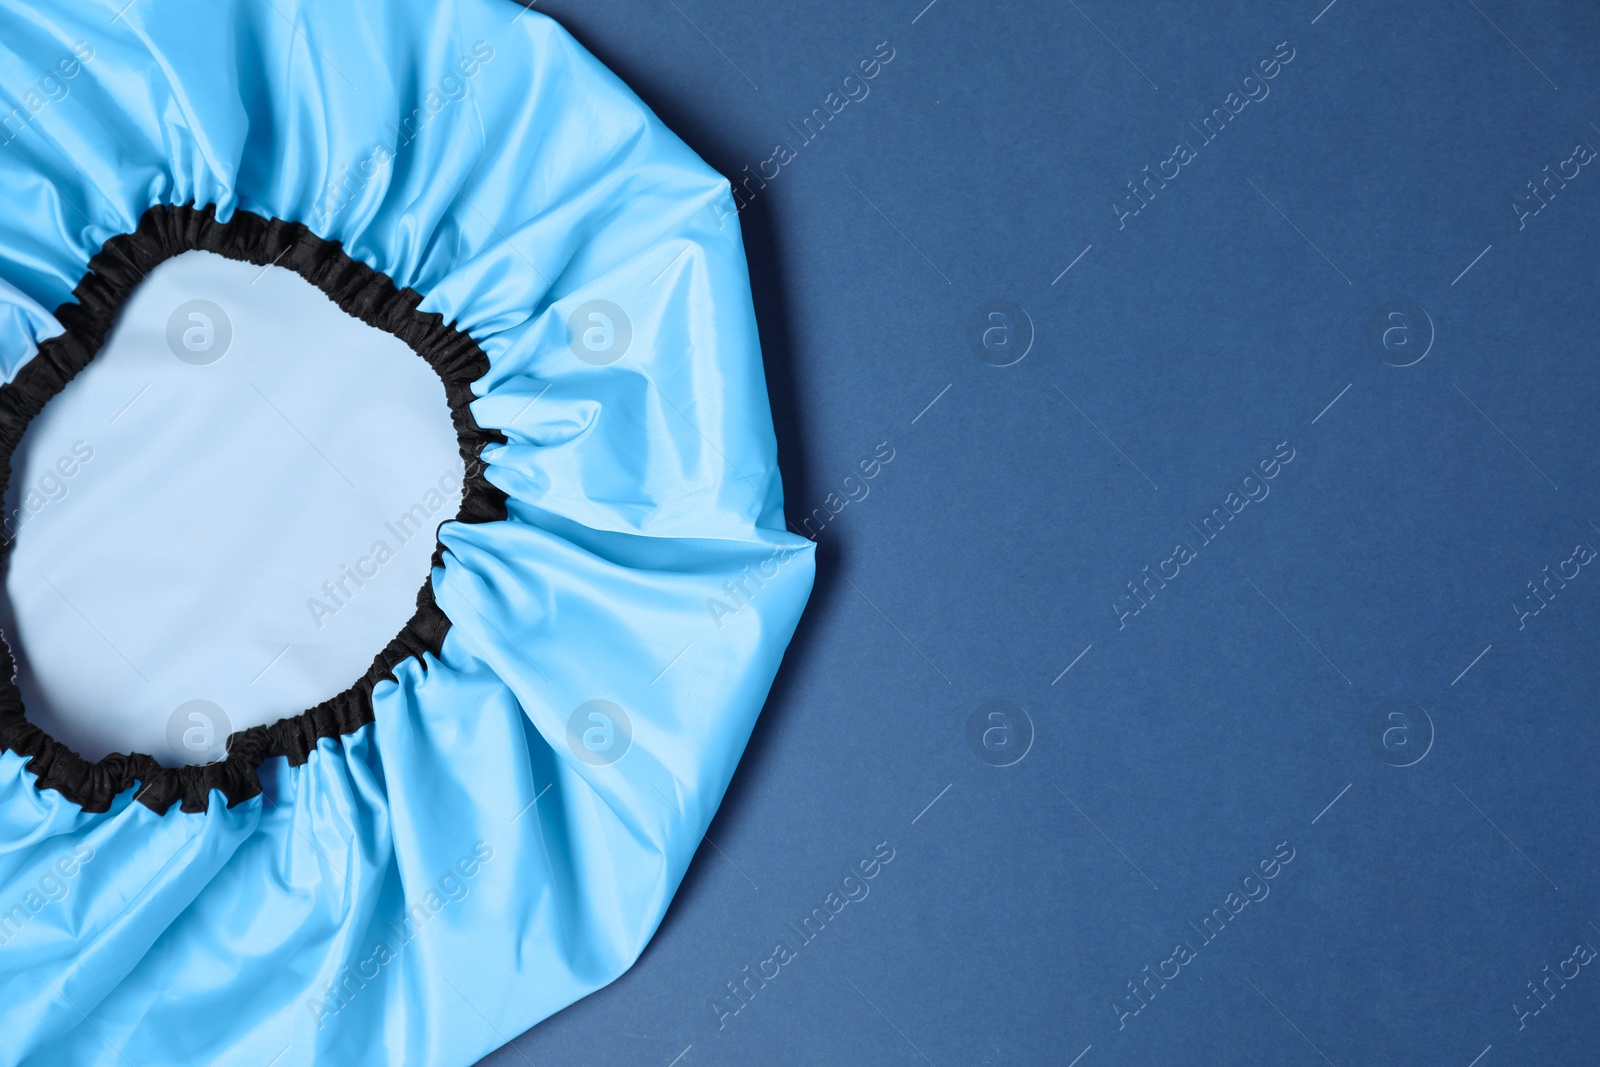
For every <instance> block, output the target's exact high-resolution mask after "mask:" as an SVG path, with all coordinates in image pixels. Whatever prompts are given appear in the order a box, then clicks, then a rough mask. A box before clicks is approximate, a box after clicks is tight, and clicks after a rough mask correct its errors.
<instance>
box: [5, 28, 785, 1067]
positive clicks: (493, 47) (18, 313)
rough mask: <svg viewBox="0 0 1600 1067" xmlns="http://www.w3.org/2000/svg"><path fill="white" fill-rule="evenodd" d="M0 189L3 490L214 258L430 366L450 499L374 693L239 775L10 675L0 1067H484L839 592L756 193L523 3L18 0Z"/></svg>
mask: <svg viewBox="0 0 1600 1067" xmlns="http://www.w3.org/2000/svg"><path fill="white" fill-rule="evenodd" d="M0 200H3V202H4V204H5V207H6V209H5V210H4V211H3V212H0V373H3V376H4V378H5V380H6V383H7V384H5V385H4V387H3V388H0V454H3V456H4V457H5V460H6V466H5V467H4V473H5V474H6V475H7V476H8V477H9V475H10V473H11V466H10V457H11V455H12V453H13V452H14V451H15V449H16V448H17V445H18V442H19V441H20V438H21V435H22V433H23V431H24V430H25V428H26V427H27V425H28V423H29V421H30V420H31V419H32V418H33V416H34V415H36V414H38V412H39V411H40V410H41V408H42V406H43V405H44V403H45V402H46V401H48V400H49V399H50V397H51V396H54V395H56V394H57V393H59V392H60V391H61V390H63V389H64V388H66V387H67V385H68V383H69V381H70V380H71V379H72V377H73V376H74V375H75V374H76V373H77V372H78V371H79V370H80V369H82V368H83V367H84V366H85V365H86V364H87V363H88V362H89V360H90V359H91V358H92V357H93V356H94V354H95V353H96V352H97V351H98V350H99V348H100V346H101V344H102V343H103V342H104V340H105V337H106V334H107V331H108V330H109V329H110V328H111V326H112V325H113V324H114V323H115V321H116V318H117V314H118V311H119V309H120V308H121V307H122V306H123V305H124V303H125V302H126V300H127V299H128V297H129V294H130V293H131V292H132V291H133V289H134V288H135V287H136V286H137V285H138V284H139V282H140V281H141V280H142V279H143V278H144V277H145V275H146V274H147V273H148V272H149V271H151V270H152V269H154V268H155V267H156V266H158V265H159V264H161V263H162V262H164V261H165V260H167V259H169V258H171V257H174V256H177V255H180V254H183V253H185V252H190V251H195V250H203V251H208V252H212V253H215V254H219V255H222V256H226V257H229V258H231V259H234V260H241V261H246V262H249V263H254V264H260V265H262V266H263V267H264V266H266V265H268V264H276V265H277V266H280V267H284V268H287V269H289V270H292V271H294V272H295V273H297V274H299V275H300V276H301V277H303V278H304V279H305V280H306V281H308V282H310V283H311V284H312V285H314V286H316V287H317V288H318V289H320V290H322V292H323V293H325V294H326V295H327V296H328V297H329V299H331V300H332V301H333V302H334V303H335V304H337V305H338V306H339V307H340V308H342V309H343V310H344V311H345V312H347V313H348V314H350V315H352V316H354V317H355V318H358V319H360V320H361V321H362V322H365V323H367V324H368V325H371V326H375V327H378V328H380V329H383V330H387V331H388V332H390V333H392V334H395V335H396V336H398V337H400V338H401V339H402V340H404V341H405V342H406V343H407V344H409V345H410V346H411V347H412V348H413V349H414V350H415V351H416V352H417V353H418V354H419V355H420V356H422V358H423V359H425V360H426V361H427V362H428V364H429V365H430V366H431V367H432V368H433V369H434V370H435V371H436V372H438V374H439V377H440V378H441V379H442V380H443V382H444V384H445V391H446V395H447V398H448V400H449V403H450V407H451V415H452V418H453V421H454V426H455V430H456V432H457V435H458V439H459V444H460V448H461V452H462V459H463V462H464V463H465V465H466V470H467V476H466V479H465V480H466V487H465V490H464V492H463V503H462V509H461V512H460V514H459V515H458V516H457V517H456V519H455V520H453V521H448V522H445V523H444V524H443V525H442V526H440V527H439V530H438V549H437V551H436V553H435V556H434V562H433V569H432V573H431V578H430V580H429V581H428V582H427V583H426V585H425V586H424V587H423V589H422V591H421V594H420V595H419V597H418V607H417V613H416V615H415V616H414V617H413V618H412V619H411V621H410V622H409V623H408V624H407V625H406V628H405V629H404V630H403V631H402V632H401V633H400V634H399V635H398V636H397V637H396V638H395V640H394V641H393V642H391V643H390V644H389V646H388V647H387V648H385V649H384V650H383V651H382V652H381V653H380V654H379V655H378V658H377V660H376V661H375V662H374V664H373V667H372V669H371V670H370V671H369V672H368V673H367V675H366V676H364V677H363V678H361V679H359V680H356V681H355V683H354V685H352V687H351V688H350V689H349V690H347V691H345V692H344V693H341V694H339V696H337V697H335V698H333V699H331V700H329V701H326V702H325V703H323V704H319V705H318V706H317V707H314V708H311V709H309V710H306V709H301V708H285V709H284V710H283V715H284V718H282V719H281V720H280V721H278V722H274V723H272V724H271V725H267V726H257V727H252V728H250V729H248V730H243V731H240V732H238V733H236V734H234V735H233V736H232V737H231V738H230V741H229V747H228V755H227V758H226V759H225V760H222V761H220V762H217V763H213V764H209V765H205V766H194V767H183V768H169V767H162V766H161V765H160V764H158V763H157V762H156V761H155V759H154V758H152V757H150V756H141V755H113V756H108V757H106V758H105V759H102V760H99V761H94V762H91V761H89V760H86V759H83V758H81V757H80V756H79V755H77V754H76V753H75V752H74V751H72V750H71V749H70V748H68V747H67V746H66V745H64V744H62V743H61V742H59V741H58V740H56V739H54V738H52V737H51V736H49V735H48V734H46V733H45V731H44V730H42V729H41V728H40V727H39V726H38V725H37V724H35V723H33V722H30V721H28V719H27V718H26V717H25V711H24V709H23V706H22V701H21V697H20V695H19V693H18V689H17V686H16V684H15V683H14V682H13V681H11V680H10V679H11V677H12V675H13V673H14V671H13V668H12V664H11V663H10V660H9V657H6V661H5V662H4V663H0V675H3V676H4V678H5V679H6V680H5V681H4V682H3V685H0V1064H4V1065H14V1064H29V1065H33V1064H38V1065H46V1064H48V1065H57V1064H106V1065H110V1064H126V1063H134V1064H196V1065H206V1067H217V1065H233V1064H237V1065H248V1067H263V1065H264V1064H267V1063H269V1062H270V1063H272V1064H273V1065H274V1067H290V1065H295V1064H309V1063H313V1062H315V1063H327V1064H339V1065H354V1067H364V1065H376V1064H470V1063H472V1062H474V1061H476V1060H477V1059H478V1058H480V1057H481V1056H483V1055H484V1054H486V1053H487V1052H489V1051H491V1050H493V1049H495V1048H497V1047H499V1046H501V1045H502V1044H504V1043H505V1042H506V1041H508V1040H509V1039H510V1038H512V1037H514V1036H515V1035H517V1034H519V1033H521V1032H522V1031H524V1030H525V1029H527V1028H528V1027H530V1026H532V1025H533V1024H535V1023H537V1022H539V1021H540V1020H541V1019H544V1018H546V1017H547V1016H549V1015H550V1014H552V1013H553V1012H556V1011H558V1010H560V1009H561V1008H562V1007H564V1006H566V1005H568V1004H570V1003H572V1002H573V1001H574V1000H576V999H578V998H580V997H582V996H584V995H586V994H587V993H589V992H591V991H593V990H595V989H597V988H599V987H600V986H603V985H605V984H606V983H608V982H610V981H611V980H613V979H614V978H616V977H617V976H618V975H619V974H620V973H621V972H622V971H623V970H625V969H626V968H627V967H628V966H629V965H631V964H632V962H633V961H634V960H635V959H636V958H637V957H638V956H639V954H640V952H641V951H642V950H643V948H644V945H645V944H646V942H647V941H648V939H649V938H650V937H651V935H652V934H653V933H654V931H655V929H656V927H657V925H658V924H659V923H660V921H661V918H662V915H663V913H664V912H665V910H666V908H667V905H668V903H669V901H670V900H671V898H672V895H673V893H674V891H675V890H676V888H677V886H678V884H679V882H680V880H681V879H682V877H683V875H684V872H685V869H686V868H687V866H688V864H689V861H690V858H691V857H692V856H693V855H694V852H695V850H696V848H697V847H698V845H699V843H700V840H701V837H702V834H703V833H704V830H705V828H706V827H707V825H708V824H709V823H710V821H711V819H712V817H713V815H714V814H715V812H716V809H717V806H718V804H719V802H720V801H721V798H722V795H723V792H724V791H725V789H726V788H727V786H728V782H729V779H730V777H731V776H732V773H733V770H734V767H735V764H736V762H737V761H738V759H739V756H740V754H741V752H742V751H743V749H744V746H745V743H746V741H747V739H748V737H749V735H750V731H751V729H752V727H753V724H754V722H755V719H756V716H757V714H758V712H759V711H760V708H761V705H762V703H763V701H764V700H765V698H766V695H767V691H768V689H769V687H770V685H771V683H772V680H773V676H774V674H775V672H776V670H777V668H778V664H779V660H780V658H781V656H782V654H783V651H784V648H785V646H786V645H787V643H788V641H789V639H790V637H791V635H792V633H793V630H794V627H795V625H796V623H797V621H798V619H799V616H800V612H801V610H802V608H803V606H804V604H805V601H806V598H807V596H808V595H809V592H810V589H811V583H812V575H813V558H812V547H813V546H812V545H811V543H810V542H808V541H806V540H804V539H803V538H800V537H798V536H797V535H794V534H792V533H789V532H787V531H786V530H785V525H784V520H783V515H782V490H781V485H780V482H779V477H778V470H777V462H776V447H775V443H774V436H773V431H772V424H771V415H770V411H769V407H768V401H767V395H766V388H765V383H764V379H763V373H762V363H761V357H760V351H759V346H758V341H757V334H756V326H755V321H754V315H753V311H752V307H751V299H750V291H749V279H748V275H747V270H746V265H745V261H744V256H743V251H742V247H741V243H740V237H739V229H738V224H737V218H736V216H735V214H734V211H733V202H732V199H731V196H730V191H729V187H728V183H727V182H726V181H725V180H724V179H723V178H722V177H721V176H719V175H718V174H717V173H715V172H714V171H713V170H711V169H710V168H709V167H708V166H706V165H705V164H704V163H703V162H701V161H700V160H699V159H698V158H697V157H696V156H695V155H694V154H693V153H692V152H690V151H689V150H688V149H687V148H686V147H685V146H684V145H683V144H682V143H681V142H680V141H679V140H678V139H677V138H676V137H675V136H673V135H672V134H671V133H670V132H668V131H667V130H666V129H665V128H664V127H663V126H662V125H661V123H660V122H659V121H658V120H657V119H656V118H655V117H654V116H653V115H652V114H651V113H650V112H649V111H648V109H646V108H645V107H644V105H643V104H641V103H640V101H639V100H638V99H637V98H636V97H635V96H634V95H633V94H632V93H631V92H629V90H628V89H627V88H626V87H624V86H623V85H622V84H621V83H620V82H619V81H618V80H617V79H616V78H615V77H614V76H612V75H611V74H610V73H608V72H607V71H606V70H605V69H604V68H602V67H601V66H600V65H599V63H597V62H596V61H595V60H594V59H593V58H592V57H591V56H589V55H588V54H587V53H586V52H585V51H584V50H583V49H582V48H581V47H579V46H578V45H577V44H576V43H575V42H574V41H573V40H572V39H571V38H570V37H569V36H568V35H567V34H566V33H565V32H563V31H562V30H561V29H560V28H559V27H558V26H557V25H556V24H555V23H554V22H552V21H550V20H549V19H547V18H545V17H543V16H541V15H539V14H536V13H532V12H528V11H525V10H524V9H523V8H522V7H520V6H518V5H517V4H514V3H512V2H510V0H428V2H426V3H420V2H407V3H393V4H374V3H357V2H354V0H321V2H318V3H311V2H309V0H239V2H234V3H225V4H219V3H200V2H194V0H134V2H133V3H127V0H107V2H105V3H93V2H82V0H74V2H67V3H61V2H58V3H51V4H38V5H37V6H35V5H34V4H32V3H27V2H22V0H0ZM370 388H371V390H372V395H373V396H377V395H379V394H381V392H382V390H383V383H382V382H373V383H371V386H370ZM365 399H367V398H364V397H362V396H350V397H348V398H345V400H344V402H346V403H348V404H349V405H352V406H356V405H361V404H362V403H363V402H364V400H365ZM152 476H154V475H152ZM248 491H249V487H248V486H245V485H219V486H217V487H216V492H217V497H218V506H225V503H226V500H227V498H228V496H229V494H231V493H242V492H248ZM8 547H9V546H8ZM173 580H174V581H181V580H182V576H174V579H173ZM203 636H204V635H197V639H203ZM274 1057H276V1058H274Z"/></svg>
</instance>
